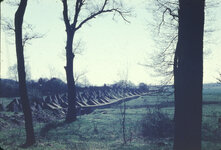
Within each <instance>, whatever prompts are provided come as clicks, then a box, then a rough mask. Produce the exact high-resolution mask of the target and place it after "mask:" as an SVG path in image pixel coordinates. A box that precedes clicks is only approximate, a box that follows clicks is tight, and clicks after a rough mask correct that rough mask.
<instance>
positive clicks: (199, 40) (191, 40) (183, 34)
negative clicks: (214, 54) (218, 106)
mask: <svg viewBox="0 0 221 150" xmlns="http://www.w3.org/2000/svg"><path fill="white" fill-rule="evenodd" d="M204 7H205V0H179V11H178V15H179V27H178V43H177V48H176V51H175V57H174V87H175V137H174V150H200V149H201V124H202V82H203V34H204Z"/></svg>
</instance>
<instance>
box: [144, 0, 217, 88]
mask: <svg viewBox="0 0 221 150" xmlns="http://www.w3.org/2000/svg"><path fill="white" fill-rule="evenodd" d="M219 2H220V1H219V0H217V1H207V2H206V7H205V8H206V9H205V11H206V14H207V16H208V17H207V20H208V22H210V23H209V24H207V26H206V28H205V30H204V32H205V35H206V38H205V39H204V40H205V41H206V43H207V45H205V46H204V47H205V50H207V51H208V49H209V45H210V44H212V42H214V41H210V39H211V33H213V31H214V30H215V29H214V26H213V24H214V23H213V22H214V20H212V17H211V16H210V14H211V13H210V12H211V11H214V9H215V8H216V7H217V6H218V5H219ZM151 3H152V4H153V5H149V7H148V10H151V11H152V14H153V20H154V21H153V22H151V23H149V25H150V28H151V31H152V32H153V35H154V36H153V38H154V40H155V43H157V45H156V47H157V49H156V50H155V51H154V53H153V55H151V58H150V61H149V62H146V63H144V64H142V65H144V66H145V67H148V68H151V69H153V71H154V72H155V76H160V77H163V80H162V84H168V83H169V84H172V82H173V79H174V76H173V65H174V57H175V50H176V44H177V41H178V20H179V16H178V10H179V1H178V0H153V1H152V2H151Z"/></svg>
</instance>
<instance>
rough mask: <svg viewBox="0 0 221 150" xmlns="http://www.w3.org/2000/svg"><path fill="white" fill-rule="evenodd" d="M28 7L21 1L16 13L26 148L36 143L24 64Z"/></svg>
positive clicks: (17, 50)
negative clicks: (26, 12)
mask: <svg viewBox="0 0 221 150" xmlns="http://www.w3.org/2000/svg"><path fill="white" fill-rule="evenodd" d="M26 6H27V0H21V1H20V4H19V7H18V9H17V11H16V13H15V18H14V20H15V22H14V24H15V45H16V55H17V64H18V66H17V67H18V68H17V70H18V81H19V93H20V97H21V102H22V110H23V113H24V118H25V130H26V143H25V144H24V145H23V146H24V147H27V146H30V145H32V144H33V143H34V142H35V136H34V129H33V122H32V114H31V109H30V104H29V100H28V95H27V88H26V75H25V65H24V64H25V63H24V53H23V51H24V47H23V40H22V24H23V18H24V14H25V10H26Z"/></svg>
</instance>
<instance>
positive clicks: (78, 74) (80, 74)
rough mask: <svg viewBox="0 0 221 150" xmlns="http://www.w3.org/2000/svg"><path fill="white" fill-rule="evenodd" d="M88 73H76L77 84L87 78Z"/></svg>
mask: <svg viewBox="0 0 221 150" xmlns="http://www.w3.org/2000/svg"><path fill="white" fill-rule="evenodd" d="M87 73H88V72H87V71H82V72H79V73H75V82H76V83H77V82H79V80H80V79H81V78H83V77H85V75H86V74H87Z"/></svg>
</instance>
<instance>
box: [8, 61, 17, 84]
mask: <svg viewBox="0 0 221 150" xmlns="http://www.w3.org/2000/svg"><path fill="white" fill-rule="evenodd" d="M8 76H9V77H10V78H12V79H14V80H15V81H16V82H17V81H18V71H17V64H14V65H12V66H10V67H8Z"/></svg>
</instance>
